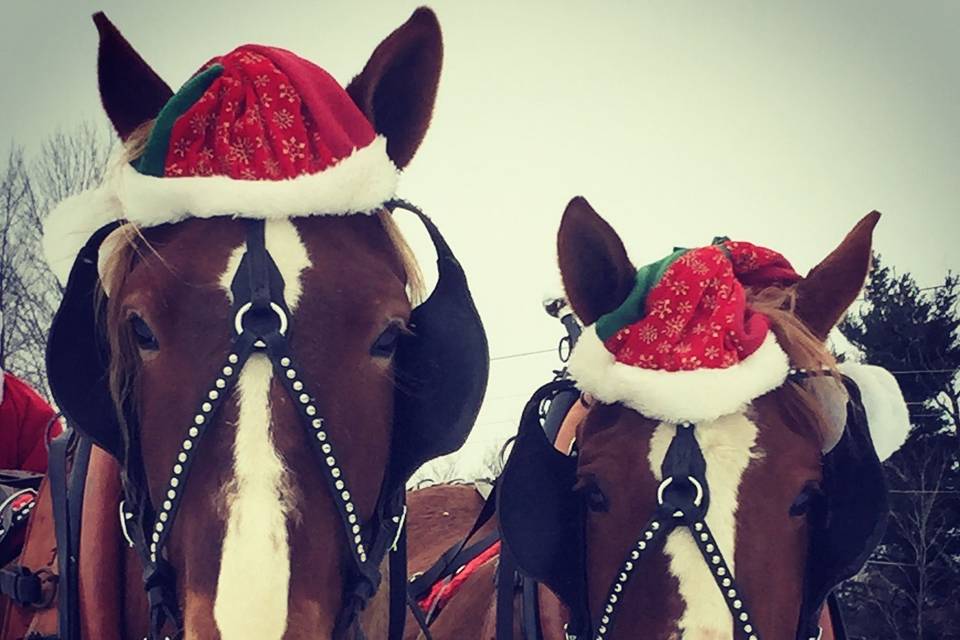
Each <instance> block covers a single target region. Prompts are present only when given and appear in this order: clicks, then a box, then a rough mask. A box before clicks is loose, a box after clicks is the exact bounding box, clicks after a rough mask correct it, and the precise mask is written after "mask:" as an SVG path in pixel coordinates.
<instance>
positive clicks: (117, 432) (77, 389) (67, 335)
mask: <svg viewBox="0 0 960 640" xmlns="http://www.w3.org/2000/svg"><path fill="white" fill-rule="evenodd" d="M119 226H120V222H111V223H110V224H107V225H104V226H103V227H101V228H100V229H98V230H97V231H95V232H94V233H93V235H92V236H90V239H89V240H87V243H86V244H85V245H84V246H83V248H82V249H80V253H79V254H77V257H76V259H75V260H74V263H73V267H72V268H71V269H70V277H69V279H68V280H67V286H66V289H64V292H63V299H62V300H61V302H60V307H59V308H58V309H57V313H56V314H55V315H54V317H53V323H52V324H51V326H50V333H49V336H48V338H47V378H48V380H49V383H50V390H51V392H52V393H53V397H54V399H55V400H56V402H57V406H58V407H59V408H60V411H62V412H63V415H64V416H65V417H66V419H67V422H68V423H69V424H71V425H74V426H76V427H77V429H78V430H79V431H80V432H81V433H83V434H84V435H85V436H87V437H88V438H90V440H92V441H93V443H94V444H96V445H97V446H98V447H100V448H101V449H103V450H104V451H106V452H107V453H109V454H110V455H112V456H113V457H114V458H116V459H117V460H118V461H119V462H120V464H121V465H124V464H125V458H126V450H125V440H124V435H123V431H122V429H121V426H120V420H119V417H118V415H117V411H116V408H115V407H116V405H115V404H114V402H113V397H112V395H111V393H110V375H109V367H110V351H109V347H108V345H107V341H106V336H104V335H103V331H102V329H101V327H100V326H99V324H98V322H97V319H98V318H97V316H98V310H97V307H98V304H99V300H98V297H99V296H100V295H101V294H100V292H99V291H98V289H99V287H100V274H99V271H98V265H97V263H98V255H99V252H100V245H101V244H102V243H103V241H104V239H105V238H106V237H107V236H108V235H110V233H111V232H112V231H113V230H115V229H116V228H117V227H119Z"/></svg>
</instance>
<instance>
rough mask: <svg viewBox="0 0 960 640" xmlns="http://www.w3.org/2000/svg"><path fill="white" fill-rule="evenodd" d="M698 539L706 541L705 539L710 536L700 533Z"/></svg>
mask: <svg viewBox="0 0 960 640" xmlns="http://www.w3.org/2000/svg"><path fill="white" fill-rule="evenodd" d="M700 539H701V540H703V541H704V542H706V541H707V540H709V539H710V536H708V535H707V534H706V533H701V534H700Z"/></svg>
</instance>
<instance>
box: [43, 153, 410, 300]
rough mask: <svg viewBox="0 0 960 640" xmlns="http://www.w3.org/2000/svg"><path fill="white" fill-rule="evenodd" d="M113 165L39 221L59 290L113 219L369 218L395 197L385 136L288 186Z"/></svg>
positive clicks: (149, 223)
mask: <svg viewBox="0 0 960 640" xmlns="http://www.w3.org/2000/svg"><path fill="white" fill-rule="evenodd" d="M110 164H111V169H110V170H109V171H108V175H107V177H106V179H105V180H104V182H103V184H102V185H101V186H100V187H97V188H96V189H91V190H89V191H85V192H83V193H80V194H78V195H75V196H72V197H70V198H67V199H66V200H64V201H63V202H61V203H60V204H59V205H57V206H56V207H55V208H54V210H53V211H51V212H50V215H49V216H47V219H46V221H45V222H44V225H43V248H44V254H45V255H46V258H47V263H48V264H49V265H50V268H51V269H52V270H53V272H54V274H56V276H57V279H58V280H60V282H61V283H66V281H67V276H69V274H70V267H71V266H72V265H73V261H74V259H75V258H76V256H77V253H78V252H79V251H80V249H81V248H82V247H83V245H84V243H85V242H86V241H87V239H88V238H89V237H90V235H91V234H92V233H93V232H94V231H96V230H97V229H99V228H100V227H102V226H103V225H105V224H107V223H108V222H112V221H114V220H121V219H125V220H129V221H130V222H133V223H136V224H138V225H139V226H141V227H153V226H157V225H160V224H165V223H170V222H179V221H181V220H185V219H186V218H213V217H217V216H233V217H238V218H258V219H268V220H269V219H274V220H277V219H286V218H291V217H305V216H320V215H349V214H355V213H372V212H373V211H375V210H376V209H377V208H378V207H379V206H380V205H382V204H383V203H384V202H386V201H387V200H389V199H390V198H392V197H393V196H394V194H395V193H396V189H397V181H398V179H399V173H398V171H397V167H396V166H395V165H394V164H393V161H392V160H390V156H388V155H387V140H386V138H384V137H383V136H377V137H376V138H375V139H374V140H373V142H371V143H370V144H369V145H367V146H366V147H363V148H362V149H357V150H355V151H354V152H353V153H352V154H351V155H350V156H348V157H346V158H344V159H343V160H341V161H340V162H338V163H337V164H335V165H333V166H332V167H329V168H327V169H326V170H324V171H322V172H320V173H314V174H309V175H302V176H298V177H296V178H291V179H289V180H234V179H232V178H227V177H225V176H208V177H200V176H191V177H184V178H157V177H154V176H145V175H143V174H141V173H138V172H137V171H136V170H135V169H134V168H133V167H131V166H130V165H129V164H128V163H126V162H123V161H122V155H118V156H117V157H115V158H114V159H113V160H112V161H111V163H110Z"/></svg>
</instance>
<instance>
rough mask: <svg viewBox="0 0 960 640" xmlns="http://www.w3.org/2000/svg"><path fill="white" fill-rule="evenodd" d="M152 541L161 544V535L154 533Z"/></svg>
mask: <svg viewBox="0 0 960 640" xmlns="http://www.w3.org/2000/svg"><path fill="white" fill-rule="evenodd" d="M152 540H153V541H154V542H160V534H159V533H157V532H156V531H154V532H153V538H152Z"/></svg>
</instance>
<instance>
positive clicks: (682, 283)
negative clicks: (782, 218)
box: [604, 241, 800, 371]
mask: <svg viewBox="0 0 960 640" xmlns="http://www.w3.org/2000/svg"><path fill="white" fill-rule="evenodd" d="M799 279H800V276H799V275H797V273H796V272H795V271H794V270H793V267H791V266H790V263H789V262H787V260H786V258H784V257H783V256H782V255H780V254H779V253H777V252H776V251H772V250H770V249H765V248H763V247H758V246H756V245H753V244H750V243H749V242H731V241H726V242H724V243H723V244H722V245H711V246H709V247H702V248H700V249H692V250H690V251H688V252H687V253H685V254H683V255H682V256H681V257H680V258H678V259H677V260H675V261H674V262H673V264H671V265H670V266H669V267H668V268H667V270H666V272H665V273H664V274H663V277H662V278H661V279H660V281H659V282H658V283H657V284H656V285H655V286H653V287H652V288H651V289H650V291H649V293H648V294H647V298H646V303H645V306H646V315H645V316H644V317H643V318H642V319H641V320H639V321H637V322H635V323H633V324H631V325H627V326H626V327H623V328H621V329H620V330H619V331H618V332H617V333H615V334H613V335H612V336H611V337H610V338H608V339H607V340H606V341H605V342H604V345H605V346H606V348H607V349H608V350H609V351H610V352H611V353H613V354H614V356H615V357H616V359H617V361H618V362H622V363H624V364H628V365H631V366H637V367H641V368H643V369H654V370H663V371H681V370H686V371H689V370H694V369H703V368H706V369H725V368H727V367H730V366H733V365H735V364H737V363H738V362H740V361H742V360H743V359H745V358H747V357H748V356H749V355H750V354H752V353H753V352H755V351H756V350H757V349H758V348H760V345H761V344H763V341H764V340H765V339H766V337H767V332H768V331H769V320H768V319H767V317H766V316H764V315H762V314H759V313H754V312H753V311H751V310H750V309H749V308H747V305H746V292H745V291H744V286H749V287H764V286H769V285H774V284H781V285H786V284H792V283H794V282H796V281H797V280H799Z"/></svg>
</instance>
